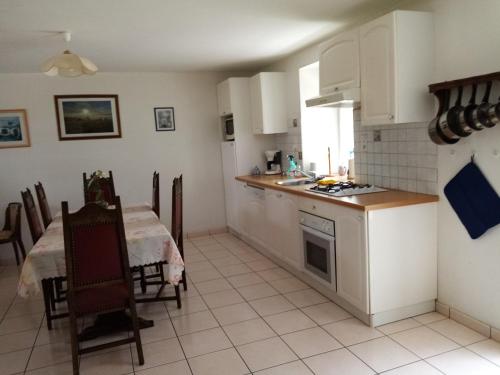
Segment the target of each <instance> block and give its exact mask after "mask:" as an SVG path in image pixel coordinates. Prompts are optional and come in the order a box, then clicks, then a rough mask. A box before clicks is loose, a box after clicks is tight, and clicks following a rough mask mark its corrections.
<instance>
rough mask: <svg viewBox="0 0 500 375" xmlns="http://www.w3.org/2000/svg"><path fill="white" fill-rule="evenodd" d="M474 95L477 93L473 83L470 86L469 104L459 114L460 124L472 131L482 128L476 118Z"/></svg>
mask: <svg viewBox="0 0 500 375" xmlns="http://www.w3.org/2000/svg"><path fill="white" fill-rule="evenodd" d="M476 93H477V84H476V83H474V84H473V85H472V94H471V97H470V100H469V104H467V105H466V106H465V108H464V110H463V111H462V112H460V124H465V126H468V127H469V128H470V129H472V130H478V131H479V130H483V129H484V126H483V124H481V122H480V121H479V119H478V118H477V111H476V109H477V107H478V105H477V104H476Z"/></svg>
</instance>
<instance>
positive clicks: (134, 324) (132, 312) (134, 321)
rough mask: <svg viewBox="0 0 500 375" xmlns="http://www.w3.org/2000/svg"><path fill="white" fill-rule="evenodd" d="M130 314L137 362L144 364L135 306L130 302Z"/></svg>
mask: <svg viewBox="0 0 500 375" xmlns="http://www.w3.org/2000/svg"><path fill="white" fill-rule="evenodd" d="M130 316H131V317H132V328H133V330H134V338H135V346H136V349H137V357H138V358H139V364H140V365H143V364H144V353H143V352H142V342H141V334H140V332H139V321H138V319H137V310H136V308H135V303H134V302H132V304H131V306H130Z"/></svg>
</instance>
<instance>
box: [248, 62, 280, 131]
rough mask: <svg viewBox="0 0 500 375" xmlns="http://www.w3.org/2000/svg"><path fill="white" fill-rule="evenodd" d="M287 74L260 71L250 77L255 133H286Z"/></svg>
mask: <svg viewBox="0 0 500 375" xmlns="http://www.w3.org/2000/svg"><path fill="white" fill-rule="evenodd" d="M286 96H287V91H286V75H285V73H275V72H273V73H270V72H265V73H259V74H257V75H255V76H253V77H252V78H251V79H250V102H251V108H252V129H253V133H254V134H275V133H286V132H287V131H288V130H287V113H286Z"/></svg>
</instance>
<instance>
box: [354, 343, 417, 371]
mask: <svg viewBox="0 0 500 375" xmlns="http://www.w3.org/2000/svg"><path fill="white" fill-rule="evenodd" d="M349 350H350V351H351V352H353V353H354V354H355V355H356V356H357V357H358V358H361V360H362V361H363V362H365V363H366V364H367V365H368V366H370V367H371V368H372V369H374V370H375V371H377V372H382V371H387V370H392V369H394V368H396V367H400V366H404V365H407V364H409V363H412V362H416V361H418V360H419V359H420V358H418V357H417V356H416V355H415V354H413V353H411V352H409V351H408V350H406V349H405V348H403V347H402V346H401V345H399V344H398V343H396V342H394V341H393V340H391V339H390V338H388V337H381V338H379V339H375V340H370V341H367V342H363V343H361V344H357V345H353V346H351V347H349Z"/></svg>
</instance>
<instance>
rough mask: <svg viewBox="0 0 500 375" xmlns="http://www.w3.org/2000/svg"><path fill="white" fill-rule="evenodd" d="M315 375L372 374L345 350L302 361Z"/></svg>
mask: <svg viewBox="0 0 500 375" xmlns="http://www.w3.org/2000/svg"><path fill="white" fill-rule="evenodd" d="M304 362H305V363H306V365H307V366H308V367H309V368H310V369H312V370H313V372H314V373H315V374H316V375H370V374H374V372H373V371H372V370H371V369H370V368H369V367H368V366H366V365H365V364H364V363H363V362H361V360H359V359H358V358H356V357H355V356H354V355H353V354H351V353H350V352H349V351H347V350H346V349H339V350H335V351H333V352H328V353H324V354H319V355H317V356H314V357H310V358H306V359H304Z"/></svg>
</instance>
